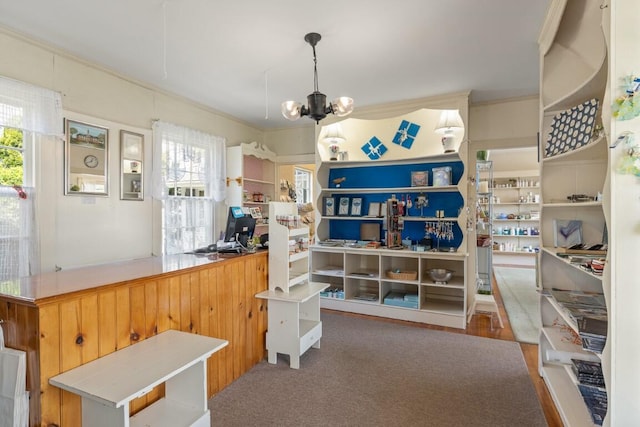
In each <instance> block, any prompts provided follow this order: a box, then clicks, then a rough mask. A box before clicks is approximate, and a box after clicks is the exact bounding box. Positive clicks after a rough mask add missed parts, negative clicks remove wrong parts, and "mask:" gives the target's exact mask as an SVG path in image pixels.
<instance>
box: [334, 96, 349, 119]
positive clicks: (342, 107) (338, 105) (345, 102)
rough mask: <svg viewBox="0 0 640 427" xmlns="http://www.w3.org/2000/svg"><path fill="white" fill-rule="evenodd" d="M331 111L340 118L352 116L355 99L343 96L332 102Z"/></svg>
mask: <svg viewBox="0 0 640 427" xmlns="http://www.w3.org/2000/svg"><path fill="white" fill-rule="evenodd" d="M331 109H332V111H333V114H335V115H336V116H338V117H343V116H347V115H349V114H351V112H352V111H353V98H349V97H348V96H341V97H339V98H336V99H334V100H333V101H331Z"/></svg>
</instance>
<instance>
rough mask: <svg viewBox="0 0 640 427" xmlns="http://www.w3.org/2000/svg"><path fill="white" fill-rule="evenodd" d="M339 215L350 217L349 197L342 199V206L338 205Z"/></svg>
mask: <svg viewBox="0 0 640 427" xmlns="http://www.w3.org/2000/svg"><path fill="white" fill-rule="evenodd" d="M338 215H349V198H348V197H340V204H339V205H338Z"/></svg>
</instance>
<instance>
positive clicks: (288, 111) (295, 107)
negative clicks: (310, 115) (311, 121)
mask: <svg viewBox="0 0 640 427" xmlns="http://www.w3.org/2000/svg"><path fill="white" fill-rule="evenodd" d="M301 110H302V103H300V102H296V101H285V102H283V103H282V115H283V116H284V118H285V119H287V120H298V119H299V118H300V113H301Z"/></svg>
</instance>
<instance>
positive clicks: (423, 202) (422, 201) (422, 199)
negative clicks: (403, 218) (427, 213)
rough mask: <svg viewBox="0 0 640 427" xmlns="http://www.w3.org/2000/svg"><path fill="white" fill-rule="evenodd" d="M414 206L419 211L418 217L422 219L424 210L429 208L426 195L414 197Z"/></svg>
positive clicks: (421, 194)
mask: <svg viewBox="0 0 640 427" xmlns="http://www.w3.org/2000/svg"><path fill="white" fill-rule="evenodd" d="M415 206H416V208H417V209H420V217H422V218H424V208H426V207H427V206H429V198H428V197H427V195H426V194H424V193H420V194H418V197H416V203H415Z"/></svg>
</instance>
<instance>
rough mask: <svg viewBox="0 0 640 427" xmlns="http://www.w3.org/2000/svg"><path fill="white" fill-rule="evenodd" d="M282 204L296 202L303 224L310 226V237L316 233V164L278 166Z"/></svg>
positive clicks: (279, 196)
mask: <svg viewBox="0 0 640 427" xmlns="http://www.w3.org/2000/svg"><path fill="white" fill-rule="evenodd" d="M278 183H279V194H278V200H279V201H280V202H294V203H296V205H297V206H298V215H300V217H301V220H302V223H303V224H306V225H308V226H309V237H310V238H312V237H313V234H314V232H315V214H314V204H313V201H314V197H315V196H314V194H313V188H314V183H315V164H312V163H293V164H279V165H278Z"/></svg>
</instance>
